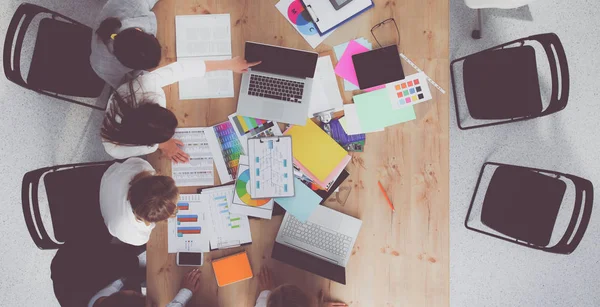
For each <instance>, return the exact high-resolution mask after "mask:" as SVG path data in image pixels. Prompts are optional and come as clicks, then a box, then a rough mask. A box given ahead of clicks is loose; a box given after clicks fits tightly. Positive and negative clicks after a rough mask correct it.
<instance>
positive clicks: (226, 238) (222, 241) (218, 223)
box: [202, 185, 252, 249]
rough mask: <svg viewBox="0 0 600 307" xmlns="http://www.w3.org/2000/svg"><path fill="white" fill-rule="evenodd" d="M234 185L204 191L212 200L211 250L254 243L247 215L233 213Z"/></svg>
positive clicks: (204, 194)
mask: <svg viewBox="0 0 600 307" xmlns="http://www.w3.org/2000/svg"><path fill="white" fill-rule="evenodd" d="M233 189H234V187H233V185H227V186H222V187H216V188H209V189H204V190H202V195H203V196H207V197H209V198H210V206H209V207H210V211H211V220H212V222H213V231H212V236H211V238H210V246H211V249H217V248H219V249H221V248H229V247H234V246H239V245H241V244H246V243H250V242H252V236H251V233H250V223H249V221H248V217H247V216H245V215H238V214H234V213H231V210H230V209H231V204H232V199H233Z"/></svg>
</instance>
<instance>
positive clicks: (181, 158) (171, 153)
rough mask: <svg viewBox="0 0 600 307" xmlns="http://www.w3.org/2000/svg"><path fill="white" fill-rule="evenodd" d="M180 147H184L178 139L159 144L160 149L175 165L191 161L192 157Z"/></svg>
mask: <svg viewBox="0 0 600 307" xmlns="http://www.w3.org/2000/svg"><path fill="white" fill-rule="evenodd" d="M180 146H183V142H181V141H180V140H176V139H170V140H168V141H166V142H164V143H160V144H158V149H160V151H161V152H162V154H163V155H165V156H166V157H167V158H169V159H171V160H173V162H175V163H185V162H188V161H190V155H188V154H186V153H185V152H184V151H183V150H182V149H181V147H180Z"/></svg>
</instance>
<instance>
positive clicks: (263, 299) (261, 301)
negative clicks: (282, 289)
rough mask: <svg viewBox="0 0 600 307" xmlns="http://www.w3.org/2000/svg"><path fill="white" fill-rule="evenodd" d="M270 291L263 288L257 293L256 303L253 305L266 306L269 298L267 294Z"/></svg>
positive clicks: (257, 306)
mask: <svg viewBox="0 0 600 307" xmlns="http://www.w3.org/2000/svg"><path fill="white" fill-rule="evenodd" d="M270 294H271V291H269V290H265V291H263V292H261V293H260V294H259V295H258V298H257V299H256V305H254V307H267V300H268V299H269V295H270Z"/></svg>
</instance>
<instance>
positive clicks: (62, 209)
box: [22, 161, 114, 249]
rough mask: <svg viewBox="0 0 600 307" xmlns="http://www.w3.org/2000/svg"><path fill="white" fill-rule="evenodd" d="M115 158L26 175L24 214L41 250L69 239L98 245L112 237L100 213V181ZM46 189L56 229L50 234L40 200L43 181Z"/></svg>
mask: <svg viewBox="0 0 600 307" xmlns="http://www.w3.org/2000/svg"><path fill="white" fill-rule="evenodd" d="M113 163H114V161H106V162H92V163H80V164H68V165H58V166H52V167H44V168H40V169H37V170H34V171H31V172H28V173H26V174H25V176H24V177H23V186H22V202H23V216H24V217H25V223H26V224H27V230H28V231H29V234H30V235H31V238H32V239H33V242H35V244H36V245H37V246H38V247H39V248H40V249H58V248H59V247H60V246H61V245H62V244H63V243H65V242H73V243H75V244H86V243H91V244H95V243H98V242H100V241H110V240H111V239H112V236H111V235H110V233H109V232H108V229H107V228H106V226H105V224H104V219H103V218H102V214H101V212H100V202H99V191H100V181H101V179H102V175H103V174H104V172H105V171H106V169H107V168H108V167H109V166H110V165H111V164H113ZM42 179H43V185H44V188H45V191H46V196H47V201H48V207H49V211H50V215H51V220H52V228H53V230H54V239H53V238H51V237H50V235H49V234H48V232H47V231H46V228H45V227H44V222H43V219H42V215H41V213H40V205H39V201H38V196H39V190H40V181H41V180H42Z"/></svg>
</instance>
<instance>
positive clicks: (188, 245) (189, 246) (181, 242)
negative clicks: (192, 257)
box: [168, 194, 213, 253]
mask: <svg viewBox="0 0 600 307" xmlns="http://www.w3.org/2000/svg"><path fill="white" fill-rule="evenodd" d="M209 200H210V199H209V198H208V197H206V196H204V197H203V196H202V195H200V194H182V195H180V201H179V202H178V203H177V209H178V211H177V214H176V215H175V216H174V217H172V218H169V221H168V250H169V253H175V252H208V251H210V245H209V244H210V237H211V235H212V229H213V221H212V218H211V211H210V202H209Z"/></svg>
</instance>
